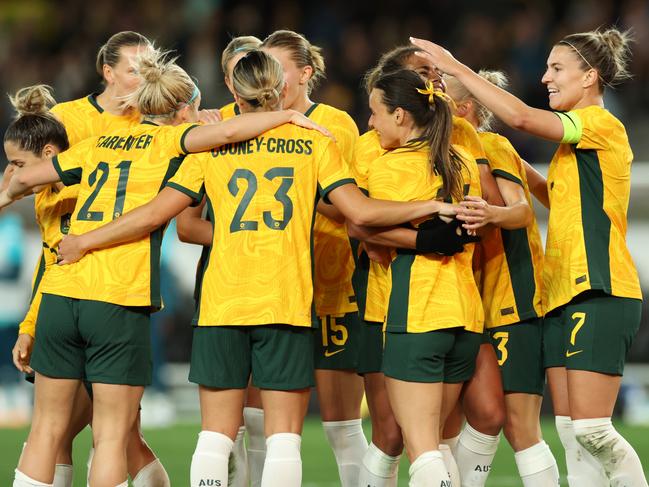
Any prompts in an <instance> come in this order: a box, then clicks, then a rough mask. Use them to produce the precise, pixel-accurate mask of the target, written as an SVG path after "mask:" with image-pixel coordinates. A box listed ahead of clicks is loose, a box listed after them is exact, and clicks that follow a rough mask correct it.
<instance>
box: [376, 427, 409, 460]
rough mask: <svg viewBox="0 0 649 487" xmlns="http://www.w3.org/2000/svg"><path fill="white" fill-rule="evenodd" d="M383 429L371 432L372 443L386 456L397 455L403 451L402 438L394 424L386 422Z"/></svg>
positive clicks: (399, 430)
mask: <svg viewBox="0 0 649 487" xmlns="http://www.w3.org/2000/svg"><path fill="white" fill-rule="evenodd" d="M384 426H385V427H382V428H380V429H378V430H377V431H376V432H375V431H373V432H372V443H374V444H375V445H376V446H377V447H378V448H380V449H381V450H382V451H383V452H385V453H387V454H388V455H392V456H394V455H398V454H400V453H401V451H402V450H403V436H402V434H401V429H400V428H399V426H398V425H397V423H396V422H386V423H385V425H384Z"/></svg>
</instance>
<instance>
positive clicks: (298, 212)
mask: <svg viewBox="0 0 649 487" xmlns="http://www.w3.org/2000/svg"><path fill="white" fill-rule="evenodd" d="M353 182H354V180H353V179H352V178H351V174H350V173H349V171H348V170H347V168H346V166H345V164H344V162H343V160H342V157H341V155H340V151H339V150H338V148H337V147H336V144H335V143H334V142H333V140H331V139H329V138H327V137H325V136H323V135H322V134H320V133H319V132H316V131H312V130H306V129H303V128H300V127H297V126H295V125H292V124H286V125H283V126H280V127H277V128H275V129H273V130H269V131H268V132H265V133H264V134H262V135H260V136H259V137H256V138H255V139H251V140H248V141H245V142H240V143H237V144H229V145H226V146H223V147H220V148H218V149H214V150H212V151H211V152H204V153H201V154H194V155H190V156H188V157H187V158H186V159H185V162H184V163H183V165H182V166H181V168H180V170H179V171H178V173H177V174H176V176H175V177H174V178H173V179H172V180H171V181H169V183H167V185H168V186H169V187H171V188H175V189H177V190H178V191H181V192H183V193H185V194H187V195H189V196H190V197H192V198H193V199H195V200H196V201H200V200H201V198H202V197H203V195H202V194H201V192H202V191H201V189H202V188H203V187H204V191H205V193H206V195H207V205H208V212H209V214H210V217H211V218H210V220H211V221H212V222H213V225H214V236H213V242H212V246H211V248H210V255H209V258H208V262H207V265H206V267H205V274H204V276H203V279H202V283H201V289H200V303H199V310H198V315H197V316H196V317H195V324H198V325H199V326H223V325H244V326H245V325H266V324H275V323H281V324H287V325H292V326H301V327H309V326H311V325H312V320H313V276H312V237H313V218H314V214H315V204H316V200H317V196H318V192H319V193H320V195H321V196H323V197H326V195H327V193H328V192H329V191H331V190H332V189H334V188H337V187H338V186H340V185H343V184H349V183H353Z"/></svg>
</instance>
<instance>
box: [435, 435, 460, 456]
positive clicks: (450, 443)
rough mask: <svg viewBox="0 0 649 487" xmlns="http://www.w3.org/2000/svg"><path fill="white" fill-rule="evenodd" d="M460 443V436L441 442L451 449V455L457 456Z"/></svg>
mask: <svg viewBox="0 0 649 487" xmlns="http://www.w3.org/2000/svg"><path fill="white" fill-rule="evenodd" d="M459 441H460V435H457V436H454V437H453V438H444V439H443V440H442V441H440V444H442V445H448V446H449V447H450V448H451V453H453V455H455V454H456V450H457V444H458V442H459Z"/></svg>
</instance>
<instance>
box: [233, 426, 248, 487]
mask: <svg viewBox="0 0 649 487" xmlns="http://www.w3.org/2000/svg"><path fill="white" fill-rule="evenodd" d="M245 436H246V427H245V426H240V427H239V431H238V432H237V438H236V439H235V440H234V446H233V447H232V453H231V454H230V486H231V487H248V455H246V445H245V442H244V441H243V440H244V437H245Z"/></svg>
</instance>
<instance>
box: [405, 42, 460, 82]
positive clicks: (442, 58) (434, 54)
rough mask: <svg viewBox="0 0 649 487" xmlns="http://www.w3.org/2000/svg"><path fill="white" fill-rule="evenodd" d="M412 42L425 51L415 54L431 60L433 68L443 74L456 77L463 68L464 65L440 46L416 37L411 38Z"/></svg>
mask: <svg viewBox="0 0 649 487" xmlns="http://www.w3.org/2000/svg"><path fill="white" fill-rule="evenodd" d="M410 42H412V43H413V44H414V45H415V46H417V47H418V48H420V49H422V50H423V51H424V52H417V53H415V54H416V55H417V56H422V57H425V58H427V59H429V60H430V61H431V62H432V63H433V66H435V68H436V69H437V70H439V71H441V72H442V73H445V74H450V75H455V74H457V72H458V70H459V68H460V67H461V66H462V63H460V62H459V61H458V60H457V59H455V58H454V57H453V55H452V54H451V53H450V52H448V51H447V50H446V49H444V48H443V47H442V46H440V45H438V44H435V43H433V42H430V41H426V40H424V39H417V38H415V37H411V38H410Z"/></svg>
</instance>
